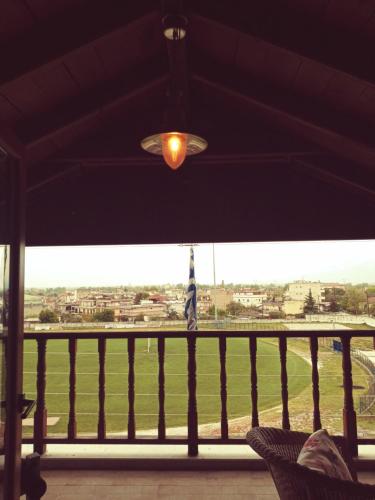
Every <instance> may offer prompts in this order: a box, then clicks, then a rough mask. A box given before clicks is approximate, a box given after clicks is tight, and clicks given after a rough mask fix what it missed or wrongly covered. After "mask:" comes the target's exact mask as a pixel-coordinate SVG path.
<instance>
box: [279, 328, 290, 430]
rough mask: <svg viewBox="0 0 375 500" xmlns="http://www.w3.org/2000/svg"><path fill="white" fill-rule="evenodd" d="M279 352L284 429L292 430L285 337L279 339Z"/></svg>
mask: <svg viewBox="0 0 375 500" xmlns="http://www.w3.org/2000/svg"><path fill="white" fill-rule="evenodd" d="M279 352H280V366H281V372H280V379H281V400H282V405H283V413H282V427H283V429H290V422H289V410H288V372H287V368H286V352H287V341H286V337H285V336H282V337H279Z"/></svg>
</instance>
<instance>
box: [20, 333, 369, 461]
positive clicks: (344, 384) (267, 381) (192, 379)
mask: <svg viewBox="0 0 375 500" xmlns="http://www.w3.org/2000/svg"><path fill="white" fill-rule="evenodd" d="M369 333H370V332H369V331H366V330H336V331H306V330H289V331H286V330H285V331H284V330H282V331H276V330H263V331H259V330H258V331H246V330H233V331H201V332H196V333H191V332H186V331H160V332H159V331H147V332H134V331H125V332H124V331H115V332H114V331H108V330H107V331H99V332H82V331H81V332H78V331H74V332H64V333H63V332H48V333H46V332H43V333H26V334H25V356H26V363H30V365H28V366H26V368H25V377H26V379H25V383H26V385H27V389H26V390H27V392H28V394H31V393H32V390H33V389H32V387H35V389H34V390H35V391H36V400H37V405H36V411H35V415H34V421H33V430H32V431H31V432H30V431H28V428H27V427H25V429H24V431H25V432H24V436H25V437H24V440H23V442H24V445H25V446H27V448H30V446H32V447H33V449H34V450H35V451H37V452H39V453H40V454H42V455H44V456H45V458H44V463H45V464H46V466H48V465H47V463H48V462H49V463H50V464H51V463H52V460H53V459H55V461H54V463H55V466H56V467H57V466H58V467H68V468H69V467H73V465H72V462H74V460H76V465H75V466H74V467H77V464H79V467H82V468H87V467H88V468H90V467H98V466H100V465H102V466H103V465H104V462H105V460H107V468H123V467H126V468H128V469H129V468H138V467H139V466H140V463H142V465H141V467H142V468H145V467H146V468H147V463H149V466H150V467H151V468H154V469H155V467H156V468H157V467H158V466H156V465H155V464H156V462H158V463H159V467H160V468H162V469H167V468H172V469H173V468H178V469H181V468H207V469H210V468H211V469H215V468H219V469H220V468H224V469H225V468H231V469H233V468H236V469H249V467H250V468H258V469H259V468H261V467H262V466H263V465H262V463H261V462H260V460H259V458H257V457H256V456H255V454H254V453H252V452H251V450H250V449H249V448H248V447H247V446H246V444H245V440H244V435H245V432H246V431H247V430H248V429H249V428H250V426H257V425H273V426H276V427H277V426H281V427H283V428H285V429H289V428H291V429H295V430H304V431H307V432H311V431H313V430H316V429H318V428H320V427H322V426H323V427H326V428H328V430H329V431H330V432H333V433H336V434H338V433H343V434H344V436H345V437H346V438H347V441H348V444H349V446H350V449H351V453H352V455H353V457H355V459H356V460H357V462H358V466H359V467H366V464H367V465H368V464H369V463H371V458H372V455H371V450H372V447H371V446H368V445H373V444H375V436H374V433H373V430H372V428H373V418H374V417H373V416H372V411H371V407H372V405H373V402H374V401H373V400H374V399H375V398H374V397H373V396H372V392H371V391H372V389H373V386H372V384H371V382H372V372H371V370H372V365H371V362H369V361H368V360H369V359H370V352H371V349H372V345H373V339H372V337H369ZM147 339H151V346H152V348H151V351H150V350H149V352H147V351H146V350H145V346H146V343H147ZM177 340H178V342H179V346H180V347H179V348H180V352H179V353H178V354H176V352H175V353H173V352H171V349H172V348H171V349H170V346H171V345H172V344H173V342H176V341H177ZM236 342H237V343H238V342H239V344H236ZM208 343H209V345H210V350H209V352H208V350H207V348H206V346H207V345H208ZM81 345H84V346H85V347H84V350H83V351H82V349H80V346H81ZM114 345H117V346H118V345H121V350H116V352H114V349H113V346H114ZM149 345H150V344H148V346H149ZM173 345H175V344H173ZM235 345H237V347H236V348H234V346H235ZM265 345H266V346H268V347H267V349H271V351H270V350H268V351H265V350H264V348H265V347H264V346H265ZM333 348H334V350H333ZM236 349H237V350H236ZM238 349H240V351H238ZM363 349H368V351H367V352H368V353H369V356H366V351H363ZM172 351H173V349H172ZM270 352H271V354H270ZM363 352H365V354H363ZM358 353H362V357H364V358H365V359H360V356H359V354H358ZM173 355H174V356H181V362H179V366H180V367H181V368H180V372H181V373H179V374H173V373H171V364H170V359H171V356H173ZM149 356H152V359H153V366H154V368H155V370H154V372H153V373H149V374H146V376H147V377H148V378H149V377H153V384H154V388H155V389H154V390H155V392H154V393H153V392H149V393H147V394H143V395H142V385H144V383H145V380H146V379H145V378H144V377H145V374H144V373H143V374H142V369H141V368H142V359H145V358H146V357H147V359H149ZM267 356H268V357H267ZM84 358H85V359H86V361H85V364H82V359H84ZM297 358H299V359H300V360H302V361H299V363H302V362H303V363H304V364H303V373H302V371H301V366H302V365H301V364H296V360H297ZM28 359H29V361H27V360H28ZM57 359H59V360H60V361H58V362H57V361H56V360H57ZM61 359H64V360H65V361H64V363H65V365H64V366H65V368H64V370H65V372H64V371H61V366H63V365H62V364H61ZM87 359H90V361H89V362H88V361H87ZM114 359H115V361H114ZM33 363H34V364H33ZM87 363H88V364H87ZM116 363H117V365H116ZM118 363H120V365H121V366H123V367H124V369H123V370H122V371H121V372H120V373H117V372H116V369H115V367H116V366H118ZM212 363H214V364H212ZM366 363H367V366H366ZM57 365H58V366H57ZM33 366H34V367H35V372H34V371H33V369H32V367H33ZM84 366H86V370H87V366H90V367H91V368H90V377H91V378H90V390H89V391H88V390H86V392H85V393H83V392H82V387H83V386H82V385H80V384H81V382H82V378H84V377H86V378H87V376H88V374H87V373H85V372H84V371H82V370H83V367H84ZM143 366H144V365H143ZM213 366H214V368H212V367H213ZM271 366H272V370H271ZM208 367H211V368H210V370H211V372H210V373H208V372H207V369H208ZM215 367H216V368H215ZM327 370H328V371H327ZM334 370H335V372H334ZM177 375H179V377H180V379H181V380H180V384H183V386H184V387H185V388H186V393H183V394H176V393H175V392H176V387H177V386H176V385H174V384H176V380H177V378H178V377H177ZM64 377H65V379H66V389H64V387H65V386H64V384H63V379H64ZM210 377H211V378H213V379H216V381H215V382H214V383H213V384H214V385H212V386H210V387H211V389H209V390H210V391H211V393H207V394H202V388H203V387H204V385H202V384H204V382H205V380H207V379H208V378H210ZM302 377H304V380H305V382H304V383H305V385H304V386H303V390H301V387H300V385H301V381H300V380H301V379H302ZM119 378H121V379H122V381H123V384H124V388H123V390H122V393H121V394H120V393H119V392H113V388H114V387H115V385H114V384H115V382H116V380H115V381H114V379H119ZM239 381H240V383H239ZM59 384H60V385H59ZM61 384H62V385H61ZM125 385H126V389H125ZM47 387H48V390H47ZM58 387H60V389H58ZM212 387H215V388H216V389H217V394H214V392H215V391H214V389H212ZM270 387H272V391H273V392H274V393H275V392H277V393H278V395H277V397H276V396H275V394H273V396H274V397H276V399H274V401H273V403H272V404H271V403H269V402H268V403H267V398H269V397H270V396H271V394H269V393H267V388H268V390H270V389H269V388H270ZM61 388H63V389H61ZM327 388H328V389H327ZM358 388H361V390H362V393H365V394H361V395H359V396H358V395H357V392H355V391H357V390H358ZM216 389H215V390H216ZM179 390H181V389H179ZM206 390H207V389H206ZM327 392H328V393H327ZM113 398H115V399H117V403H118V404H120V403H121V405H122V408H123V409H124V411H122V412H119V411H117V412H116V411H113V408H114V407H115V406H116V405H114V403H113V401H114V399H113ZM142 398H143V400H142ZM173 398H175V399H173ZM306 398H307V399H306ZM366 398H367V399H366ZM239 399H241V401H242V403H241V404H242V406H241V405H239V404H237V403H236V405H237V406H236V405H235V404H234V403H233V401H238V400H239ZM62 400H64V401H65V403H64V405H65V406H63V407H64V408H65V411H62V409H61V408H62V407H61V404H62ZM151 401H153V404H152V405H151V407H152V408H153V411H152V412H151V411H150V406H147V404H148V403H147V402H151ZM176 401H177V402H176ZM211 401H212V404H211ZM275 401H277V404H275ZM308 401H310V402H311V404H309V405H308ZM150 404H151V403H150ZM244 404H245V410H244V406H243V405H244ZM207 405H208V407H212V411H211V413H212V415H207V410H205V408H207ZM366 405H367V406H366ZM234 406H236V408H239V410H238V411H240V412H242V415H241V416H239V415H238V414H236V411H237V410H236V411H233V407H234ZM364 406H366V408H365V410H366V411H363V408H364ZM85 408H86V409H85ZM176 408H177V410H176ZM84 409H85V411H83V410H84ZM216 410H217V417H215V411H216ZM367 410H369V411H367ZM172 411H174V412H175V413H174V414H173V413H172ZM244 415H245V416H244ZM47 416H48V419H50V418H53V417H55V419H56V417H57V420H58V424H57V425H52V426H50V425H48V424H49V423H50V421H49V420H48V419H47ZM172 417H173V418H172ZM172 421H173V423H174V424H173V425H171V422H172ZM119 422H120V424H119ZM119 426H120V427H119ZM51 429H55V430H51ZM25 449H26V448H25ZM358 449H359V450H360V452H359V457H358ZM237 450H238V451H237ZM78 460H79V462H78ZM125 461H127V465H126V466H125V465H124V464H125ZM69 462H70V463H71V465H70V466H69ZM95 462H96V463H95ZM198 463H199V465H198ZM57 464H58V465H57ZM90 464H91V465H90ZM50 466H51V465H50Z"/></svg>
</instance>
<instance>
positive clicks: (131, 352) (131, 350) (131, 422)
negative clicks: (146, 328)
mask: <svg viewBox="0 0 375 500" xmlns="http://www.w3.org/2000/svg"><path fill="white" fill-rule="evenodd" d="M134 356H135V339H134V338H128V363H129V373H128V402H129V414H128V439H134V438H135V413H134V400H135V387H134V386H135V377H134Z"/></svg>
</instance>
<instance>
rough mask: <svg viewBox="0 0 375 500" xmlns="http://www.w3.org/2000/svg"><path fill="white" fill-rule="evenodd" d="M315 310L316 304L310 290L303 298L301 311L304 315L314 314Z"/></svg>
mask: <svg viewBox="0 0 375 500" xmlns="http://www.w3.org/2000/svg"><path fill="white" fill-rule="evenodd" d="M317 310H318V308H317V306H316V302H315V300H314V297H313V296H312V293H311V288H310V290H309V293H308V295H307V296H306V298H305V307H304V308H303V311H304V312H305V314H314V313H316V312H317Z"/></svg>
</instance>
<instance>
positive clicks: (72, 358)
mask: <svg viewBox="0 0 375 500" xmlns="http://www.w3.org/2000/svg"><path fill="white" fill-rule="evenodd" d="M76 358H77V339H69V421H68V439H74V438H75V437H76V436H77V422H76Z"/></svg>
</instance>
